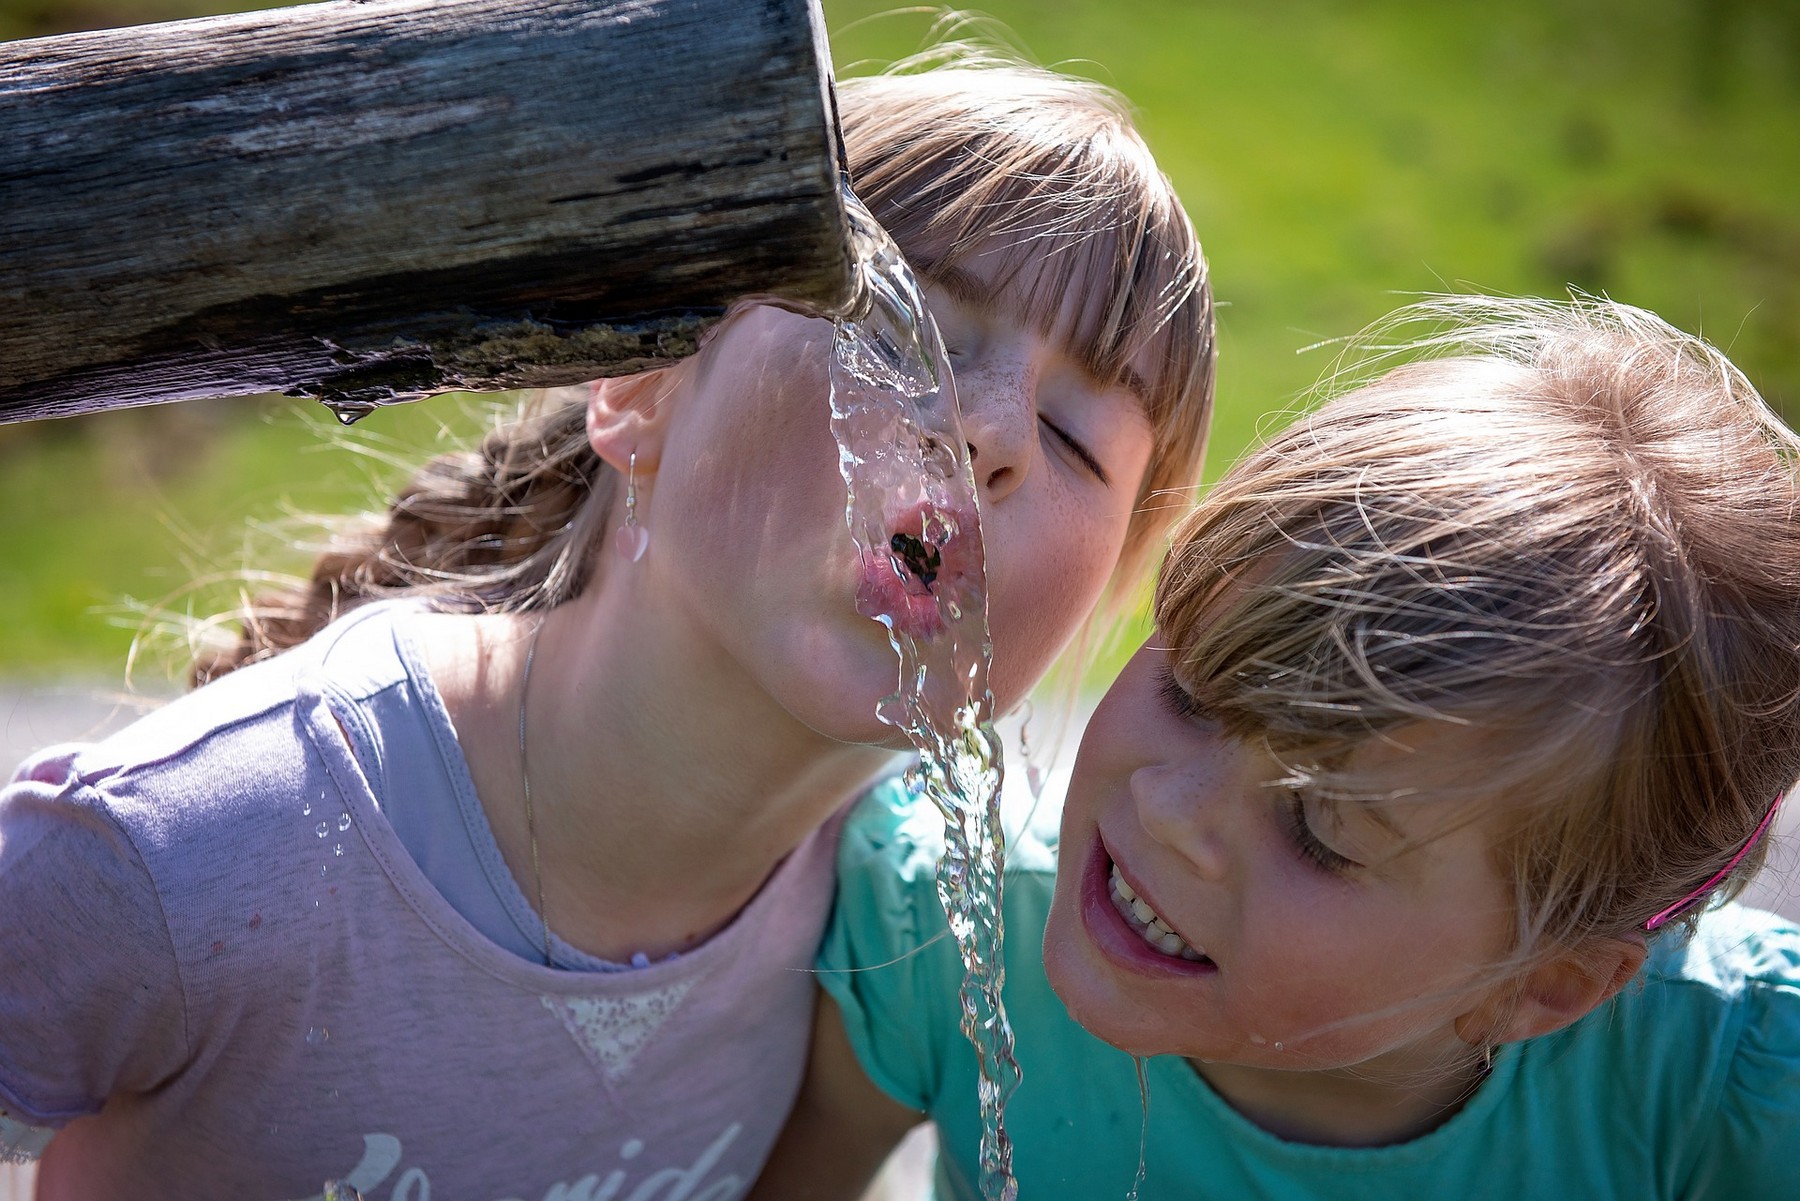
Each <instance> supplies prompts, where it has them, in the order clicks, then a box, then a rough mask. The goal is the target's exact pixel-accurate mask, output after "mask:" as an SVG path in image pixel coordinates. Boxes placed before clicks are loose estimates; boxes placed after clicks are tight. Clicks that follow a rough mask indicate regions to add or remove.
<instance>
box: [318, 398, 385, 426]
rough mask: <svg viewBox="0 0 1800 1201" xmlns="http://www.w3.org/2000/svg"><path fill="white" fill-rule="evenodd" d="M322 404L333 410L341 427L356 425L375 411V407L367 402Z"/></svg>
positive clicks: (351, 401)
mask: <svg viewBox="0 0 1800 1201" xmlns="http://www.w3.org/2000/svg"><path fill="white" fill-rule="evenodd" d="M320 403H321V404H323V405H324V406H325V407H326V408H328V409H330V410H331V413H332V416H334V417H336V418H337V419H338V424H339V425H355V424H356V423H357V422H359V421H361V420H362V419H363V418H364V417H367V416H368V415H369V414H370V413H373V412H374V411H375V406H374V405H372V404H370V403H369V402H367V401H359V400H325V401H321V402H320Z"/></svg>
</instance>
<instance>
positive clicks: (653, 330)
mask: <svg viewBox="0 0 1800 1201" xmlns="http://www.w3.org/2000/svg"><path fill="white" fill-rule="evenodd" d="M830 81H831V71H830V61H829V57H828V53H827V51H826V48H825V40H824V34H823V29H822V20H821V17H820V14H819V11H818V4H817V0H600V2H590V3H577V2H574V0H362V2H339V3H329V4H315V5H306V6H302V7H298V8H289V9H280V10H275V11H271V12H261V13H246V14H241V15H236V16H228V17H216V18H206V19H202V20H193V21H178V22H172V23H168V24H164V25H151V26H142V27H138V28H134V29H123V30H108V31H103V32H97V33H79V34H69V35H66V36H61V37H50V38H38V39H32V40H27V41H20V42H12V43H0V421H7V420H20V419H24V418H30V417H46V416H60V415H65V414H71V413H77V412H85V411H89V410H94V409H103V408H118V407H124V406H128V405H138V404H149V403H155V402H159V401H167V400H180V399H185V398H190V397H201V396H226V395H244V394H249V393H256V392H270V391H282V392H288V393H292V394H295V395H310V396H317V397H320V398H322V399H325V400H327V401H328V402H330V403H332V404H333V406H334V407H336V408H338V409H339V411H340V413H355V412H357V411H358V410H359V408H361V407H365V406H370V405H375V404H380V403H385V402H388V401H392V400H404V399H413V398H416V397H418V396H421V395H427V394H430V393H433V392H441V391H446V390H449V389H454V388H471V389H498V388H508V387H522V386H547V385H552V384H563V383H573V382H576V381H579V380H583V379H592V378H595V377H597V376H600V375H607V374H617V373H620V372H623V371H629V370H633V369H637V368H640V367H642V366H644V365H646V363H649V362H653V361H656V360H660V359H667V358H673V357H679V356H680V355H683V354H686V353H690V352H691V351H692V350H693V349H694V347H695V345H696V342H697V339H698V337H699V335H700V333H701V332H702V331H703V330H704V329H705V327H706V326H707V325H708V324H710V323H711V322H712V321H714V320H716V319H717V318H718V316H719V315H720V313H721V312H722V311H723V310H724V308H725V307H726V306H727V305H728V304H730V303H731V302H732V301H733V300H735V299H737V298H740V297H742V296H745V295H747V294H758V293H768V294H775V295H780V296H783V297H786V298H789V299H791V300H793V301H795V302H798V303H800V304H804V305H812V306H816V307H821V308H826V309H830V308H833V307H836V306H838V305H840V304H841V303H842V302H843V301H844V300H845V298H846V296H847V294H848V292H849V290H850V263H849V249H848V234H847V230H846V226H845V218H844V214H843V209H842V205H841V203H840V202H839V199H838V192H837V187H838V176H839V162H840V160H839V148H838V144H837V132H836V123H835V119H834V118H833V116H832V102H831V96H830V87H831V82H830Z"/></svg>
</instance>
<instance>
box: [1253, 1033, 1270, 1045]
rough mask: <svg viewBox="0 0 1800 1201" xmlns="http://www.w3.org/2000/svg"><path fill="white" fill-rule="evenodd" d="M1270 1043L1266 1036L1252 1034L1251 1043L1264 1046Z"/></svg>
mask: <svg viewBox="0 0 1800 1201" xmlns="http://www.w3.org/2000/svg"><path fill="white" fill-rule="evenodd" d="M1268 1043H1269V1040H1268V1039H1266V1038H1264V1037H1263V1036H1262V1035H1260V1034H1252V1035H1251V1036H1250V1045H1251V1046H1255V1047H1263V1046H1267V1045H1268Z"/></svg>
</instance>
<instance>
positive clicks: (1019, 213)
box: [190, 45, 1213, 684]
mask: <svg viewBox="0 0 1800 1201" xmlns="http://www.w3.org/2000/svg"><path fill="white" fill-rule="evenodd" d="M931 57H932V59H933V61H934V62H936V63H937V64H939V65H938V66H937V67H936V69H931V70H925V71H923V72H914V73H908V72H905V71H903V72H901V73H896V74H891V75H885V76H881V77H877V78H871V79H863V80H854V81H850V82H847V83H845V84H843V85H842V87H841V91H840V97H841V108H842V125H843V131H844V140H845V145H846V148H847V150H848V154H849V158H850V169H851V177H852V181H853V184H854V185H855V187H856V188H857V190H858V192H859V194H860V195H861V196H862V197H863V199H864V201H865V202H866V203H867V204H868V205H869V206H870V208H871V209H872V210H873V211H874V213H875V214H876V216H877V217H878V218H879V219H881V220H882V221H883V222H884V223H886V224H887V225H888V227H889V229H890V230H891V231H892V232H893V234H894V237H895V239H896V240H897V241H898V242H899V244H900V246H901V249H902V250H903V251H904V252H905V253H906V254H907V256H908V257H909V259H910V260H911V261H912V262H913V264H914V265H915V267H916V268H917V269H918V270H920V271H921V272H922V273H923V274H925V275H927V276H930V275H931V274H932V273H933V272H934V271H947V270H949V269H951V268H953V267H954V266H955V265H956V264H957V263H959V262H961V261H963V260H965V259H966V258H967V257H968V256H970V255H972V254H977V253H987V252H989V251H993V252H995V253H997V254H998V255H999V256H1000V258H1001V261H1002V263H1003V267H1004V270H1003V275H1010V276H1017V275H1019V273H1021V272H1027V273H1030V274H1029V275H1028V277H1027V278H1029V280H1030V283H1031V286H1032V299H1031V304H1030V309H1029V311H1028V313H1027V314H1026V316H1028V317H1029V318H1030V319H1031V320H1033V321H1035V322H1036V323H1038V324H1039V325H1045V326H1050V325H1053V324H1054V315H1055V314H1056V313H1057V312H1059V311H1060V310H1061V309H1062V308H1063V303H1064V302H1063V296H1064V295H1065V294H1066V293H1068V292H1069V290H1070V289H1076V290H1077V291H1078V294H1079V302H1078V303H1077V304H1075V305H1074V306H1072V311H1073V312H1074V313H1075V314H1076V317H1075V318H1074V320H1073V322H1072V324H1071V325H1070V327H1069V328H1067V329H1064V328H1061V327H1057V328H1056V329H1055V332H1056V334H1057V335H1058V336H1059V337H1063V338H1065V339H1066V340H1067V342H1068V345H1070V346H1071V348H1072V349H1074V350H1075V351H1076V352H1077V353H1078V354H1079V356H1080V357H1081V359H1082V361H1083V362H1084V363H1085V364H1086V365H1087V366H1088V368H1089V369H1090V370H1091V371H1092V372H1093V373H1094V374H1095V375H1096V376H1097V377H1099V378H1100V379H1101V380H1102V381H1104V382H1107V383H1111V382H1115V381H1118V380H1121V379H1123V378H1124V376H1125V372H1126V371H1127V369H1128V368H1130V367H1132V365H1133V364H1134V363H1135V362H1137V361H1139V360H1144V361H1148V362H1149V363H1150V364H1151V366H1150V367H1149V369H1148V371H1147V372H1140V374H1141V375H1142V377H1143V378H1142V384H1143V387H1144V400H1145V404H1146V406H1147V410H1148V412H1149V414H1150V418H1151V422H1152V425H1153V427H1154V430H1155V434H1156V446H1155V449H1154V451H1153V452H1152V458H1151V462H1150V469H1149V479H1148V481H1147V482H1146V484H1145V487H1144V489H1143V491H1142V492H1141V493H1140V496H1139V497H1138V502H1139V503H1138V508H1137V510H1136V511H1135V512H1134V516H1133V520H1132V524H1131V530H1130V534H1129V541H1128V544H1127V547H1126V550H1125V555H1124V556H1123V559H1122V564H1123V566H1122V567H1121V574H1122V573H1124V572H1126V571H1130V570H1133V569H1136V568H1141V566H1142V564H1143V561H1144V559H1145V558H1146V556H1147V555H1148V553H1149V552H1150V550H1151V549H1152V548H1153V547H1154V546H1155V544H1156V543H1157V541H1158V540H1159V537H1160V535H1161V534H1162V533H1163V532H1164V531H1165V530H1166V529H1167V526H1168V524H1169V523H1170V521H1171V520H1172V519H1173V517H1174V516H1175V515H1176V514H1177V513H1178V512H1179V511H1180V510H1181V508H1182V507H1183V505H1182V502H1181V501H1180V500H1179V499H1177V498H1164V497H1162V496H1161V495H1160V490H1163V489H1179V488H1180V487H1182V486H1183V485H1185V484H1188V483H1190V482H1191V481H1192V480H1193V479H1194V478H1196V477H1197V475H1198V473H1199V464H1200V457H1201V452H1202V448H1203V444H1204V438H1205V431H1206V425H1207V420H1208V417H1209V413H1210V408H1211V403H1212V363H1213V342H1212V338H1213V325H1212V301H1211V293H1210V291H1209V290H1208V284H1207V278H1206V265H1205V262H1204V260H1203V259H1202V258H1201V254H1200V247H1199V244H1198V242H1197V241H1196V240H1195V237H1194V233H1193V229H1192V227H1191V225H1190V224H1189V222H1188V219H1187V216H1186V214H1185V213H1184V212H1183V211H1182V209H1181V206H1180V204H1179V203H1178V202H1177V201H1176V199H1175V196H1174V193H1173V192H1172V191H1171V189H1170V187H1169V184H1168V181H1167V179H1165V178H1164V177H1163V175H1162V174H1161V172H1159V171H1158V170H1157V168H1156V164H1155V162H1154V161H1153V160H1152V159H1151V157H1150V154H1149V152H1148V150H1146V149H1145V147H1144V144H1143V142H1142V140H1141V139H1140V138H1139V137H1138V136H1137V134H1136V132H1135V131H1134V130H1133V129H1132V126H1131V122H1130V120H1129V118H1128V117H1127V116H1126V113H1125V109H1124V106H1123V103H1122V102H1121V101H1120V100H1119V98H1118V97H1117V96H1115V95H1114V94H1113V93H1111V92H1110V91H1108V90H1107V89H1104V88H1102V87H1099V86H1098V85H1095V84H1091V83H1086V82H1083V81H1080V80H1074V79H1068V78H1064V77H1062V76H1059V75H1057V74H1055V73H1053V72H1050V71H1045V70H1041V69H1037V68H1032V67H1026V66H1023V65H1019V64H1017V63H1015V62H1012V61H1010V60H1005V61H1002V58H1001V56H999V55H997V54H996V53H995V52H992V51H987V52H983V51H979V50H976V49H972V48H969V47H963V46H951V45H946V46H942V47H939V48H938V49H937V50H935V51H933V52H932V55H931ZM918 65H919V64H917V63H914V64H911V66H914V67H916V66H918ZM715 345H716V343H710V342H709V344H708V346H707V347H706V348H705V349H702V351H701V352H700V354H701V356H702V357H704V356H706V355H707V354H709V353H710V352H711V350H712V348H713V346H715ZM586 397H587V393H586V391H585V390H584V389H580V388H565V389H555V390H552V391H550V392H548V393H544V394H542V395H540V396H538V397H535V398H534V399H533V400H532V402H531V403H530V404H529V405H528V407H527V408H526V410H525V411H524V412H523V413H522V414H521V415H519V416H518V417H517V418H516V419H513V420H508V421H505V422H503V423H501V424H499V425H498V426H497V427H496V428H495V429H494V430H493V431H492V432H491V433H489V434H488V436H487V437H486V438H485V439H483V441H482V442H481V445H480V446H479V447H478V448H476V449H473V450H467V451H458V452H454V453H450V454H444V455H440V456H438V457H436V458H434V459H432V460H431V461H430V462H428V463H427V464H426V465H425V466H424V467H423V468H421V469H420V470H419V471H418V473H417V474H416V475H415V476H414V477H413V478H412V480H411V481H410V482H409V483H408V484H407V485H406V487H405V488H404V489H403V490H402V491H401V493H400V494H399V496H398V497H397V498H396V499H395V500H394V501H393V503H392V505H391V506H390V508H389V509H388V511H387V512H386V513H383V514H372V515H368V516H365V517H362V518H357V519H353V520H351V521H348V522H345V523H342V524H340V525H339V526H338V527H336V528H335V529H333V530H332V531H331V532H330V533H329V534H328V537H327V542H326V544H325V545H324V546H323V547H322V548H321V550H320V553H319V556H318V558H317V560H316V562H315V564H314V567H313V572H312V576H311V578H310V579H309V580H306V581H296V582H295V583H294V584H293V586H291V587H287V588H283V589H280V590H276V591H272V592H268V593H265V594H263V595H260V596H256V597H255V598H253V599H246V602H245V603H244V604H243V605H242V606H241V607H239V608H238V609H236V610H234V611H232V612H230V613H226V614H222V615H220V617H219V618H217V619H215V620H214V621H213V622H212V623H211V625H212V627H213V628H214V629H223V628H225V627H228V626H229V627H236V631H237V632H238V633H237V636H236V637H235V638H234V639H233V640H232V642H231V644H230V645H227V646H224V647H222V648H220V647H211V646H209V644H208V640H207V639H205V638H204V637H200V638H196V643H197V645H199V646H200V647H201V648H202V649H201V650H200V652H199V653H198V654H197V655H196V658H195V661H194V664H193V666H192V668H191V669H190V676H191V678H192V680H193V682H194V683H196V684H198V683H204V682H205V681H207V680H208V679H211V678H214V677H216V676H218V675H220V674H223V673H224V672H227V671H230V670H232V669H233V668H236V667H239V666H242V665H243V664H245V663H249V662H254V661H256V660H258V659H263V658H267V657H269V656H270V655H273V654H276V653H277V652H279V651H281V650H284V649H286V648H288V647H290V646H294V645H296V644H297V643H299V642H302V641H304V640H305V639H306V638H308V637H310V636H311V635H312V634H313V633H314V632H316V631H317V630H319V629H321V628H322V627H323V626H325V625H326V624H327V623H329V622H330V621H331V620H333V619H334V618H336V617H337V616H338V615H340V614H341V613H343V612H345V611H347V610H348V609H350V608H353V607H355V606H356V605H358V604H361V603H363V602H365V601H368V600H372V599H377V598H380V597H386V596H394V595H428V596H434V597H439V598H443V599H445V600H447V601H450V602H453V603H457V604H461V605H464V606H467V607H473V608H479V609H482V610H486V611H489V612H505V611H522V610H532V609H544V608H549V607H552V606H554V605H558V604H561V603H562V602H564V601H566V600H568V599H570V598H572V597H574V596H576V595H578V594H579V593H580V592H581V590H582V588H583V587H584V586H585V585H586V583H587V581H588V578H589V576H590V574H591V573H592V571H593V565H594V561H595V558H596V555H595V550H596V547H597V545H598V543H599V541H600V535H601V534H602V533H603V532H604V531H605V529H606V528H607V509H608V507H609V506H610V503H611V500H610V498H611V496H612V494H613V492H614V491H615V490H616V485H615V483H614V481H613V479H612V469H611V468H609V467H607V466H606V465H605V464H604V463H603V462H602V461H601V460H600V459H599V457H598V456H597V455H595V454H594V452H593V450H592V449H591V448H590V446H589V445H588V442H587V435H586V428H585V401H586ZM820 412H821V420H823V414H824V398H823V397H821V398H820Z"/></svg>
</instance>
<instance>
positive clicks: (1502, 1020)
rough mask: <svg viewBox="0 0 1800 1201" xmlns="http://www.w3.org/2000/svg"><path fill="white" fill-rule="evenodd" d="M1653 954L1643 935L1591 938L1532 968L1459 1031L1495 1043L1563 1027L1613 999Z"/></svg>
mask: <svg viewBox="0 0 1800 1201" xmlns="http://www.w3.org/2000/svg"><path fill="white" fill-rule="evenodd" d="M1648 954H1649V948H1648V947H1647V945H1646V944H1645V942H1644V937H1643V935H1641V934H1632V935H1628V936H1626V937H1624V938H1603V937H1598V936H1596V937H1592V938H1588V939H1585V940H1584V941H1582V942H1581V943H1579V944H1577V945H1576V946H1573V947H1570V948H1568V949H1566V950H1564V951H1562V952H1560V953H1558V954H1557V955H1556V956H1555V957H1554V958H1552V959H1550V960H1548V961H1547V962H1544V963H1541V964H1539V965H1537V966H1536V967H1534V968H1531V969H1530V970H1528V971H1527V972H1526V973H1525V974H1524V975H1523V976H1521V977H1520V978H1519V979H1517V980H1516V981H1514V982H1513V984H1512V985H1511V987H1509V988H1507V989H1505V990H1504V992H1505V993H1506V997H1505V999H1504V1000H1503V1001H1498V1002H1490V1003H1484V1004H1483V1005H1482V1006H1481V1007H1480V1008H1477V1009H1475V1010H1472V1011H1470V1012H1469V1013H1466V1014H1464V1015H1463V1016H1462V1017H1459V1018H1458V1019H1457V1020H1456V1033H1457V1034H1458V1035H1459V1036H1460V1037H1461V1038H1462V1039H1463V1041H1464V1042H1467V1043H1470V1044H1472V1045H1476V1046H1480V1045H1487V1046H1495V1045H1498V1044H1500V1043H1509V1042H1518V1041H1520V1040H1522V1039H1527V1038H1536V1037H1537V1036H1538V1035H1540V1034H1549V1033H1551V1032H1552V1031H1556V1030H1561V1029H1562V1028H1563V1027H1564V1026H1567V1025H1569V1024H1570V1023H1572V1022H1575V1021H1578V1020H1579V1019H1581V1018H1584V1017H1586V1016H1587V1015H1588V1014H1590V1013H1592V1012H1593V1011H1594V1010H1595V1009H1598V1008H1599V1007H1600V1006H1601V1005H1604V1004H1605V1003H1606V1002H1608V1001H1610V1000H1612V998H1613V997H1614V995H1616V994H1617V993H1618V991H1619V990H1620V989H1622V988H1624V987H1625V986H1626V985H1627V984H1628V983H1630V982H1631V978H1632V977H1633V976H1635V975H1637V973H1638V969H1639V968H1641V967H1643V966H1644V959H1645V957H1646V956H1647V955H1648ZM1490 1005H1494V1006H1495V1007H1494V1008H1490Z"/></svg>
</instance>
